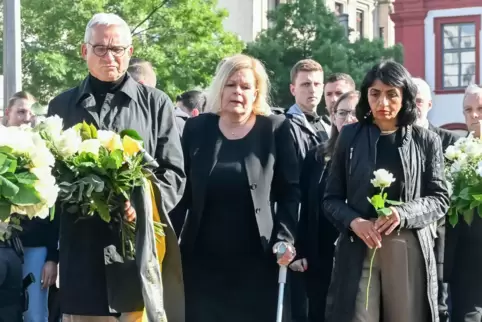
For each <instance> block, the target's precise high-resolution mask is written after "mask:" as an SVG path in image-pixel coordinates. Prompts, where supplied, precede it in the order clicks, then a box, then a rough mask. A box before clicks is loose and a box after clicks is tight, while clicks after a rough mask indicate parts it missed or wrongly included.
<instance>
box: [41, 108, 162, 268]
mask: <svg viewBox="0 0 482 322" xmlns="http://www.w3.org/2000/svg"><path fill="white" fill-rule="evenodd" d="M62 129H63V121H62V119H61V118H60V117H58V116H53V117H48V118H47V119H45V121H44V122H42V123H40V124H39V125H38V126H37V127H36V128H35V130H36V131H38V132H39V133H40V135H41V136H42V138H44V139H45V140H46V141H47V142H48V146H49V148H50V149H51V151H52V153H53V154H54V155H55V158H56V160H57V162H56V166H55V171H54V174H55V177H56V178H57V182H58V184H59V187H60V192H59V201H60V203H61V205H62V207H63V209H64V210H66V211H67V212H69V213H72V214H76V215H79V216H81V217H91V216H94V215H98V216H100V218H101V219H102V220H103V221H105V222H107V223H113V225H111V226H112V227H115V228H114V229H117V227H118V228H119V231H118V232H119V234H120V238H121V247H122V255H123V256H125V257H127V258H129V259H132V258H134V252H135V245H134V240H135V223H129V222H127V221H125V220H124V219H123V210H124V202H125V201H126V200H130V196H131V193H132V191H133V189H134V188H135V187H138V186H142V185H143V184H144V183H145V179H146V174H145V171H144V165H143V160H144V153H145V152H144V149H143V147H142V145H143V141H142V138H141V137H140V136H139V134H138V133H137V132H136V131H134V130H125V131H122V132H121V133H120V134H117V133H115V132H112V131H101V130H97V129H96V128H95V127H94V126H93V125H88V124H86V123H85V122H84V123H80V124H77V125H75V126H74V127H72V128H69V129H67V130H65V131H63V130H62ZM154 230H155V232H156V235H157V236H163V235H164V234H163V229H162V225H161V224H159V223H156V224H155V227H154Z"/></svg>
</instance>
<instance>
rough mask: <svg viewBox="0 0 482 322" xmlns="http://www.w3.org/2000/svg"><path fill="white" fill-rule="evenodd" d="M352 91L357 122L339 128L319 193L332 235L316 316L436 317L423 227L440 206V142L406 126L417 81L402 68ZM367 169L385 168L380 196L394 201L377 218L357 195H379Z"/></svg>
mask: <svg viewBox="0 0 482 322" xmlns="http://www.w3.org/2000/svg"><path fill="white" fill-rule="evenodd" d="M360 92H361V96H360V101H359V102H358V105H357V108H356V115H357V119H358V123H355V124H350V125H346V126H344V127H343V129H342V131H341V133H340V137H339V138H338V141H337V144H336V147H335V152H334V154H333V157H332V165H331V169H330V174H329V176H328V179H327V184H326V189H325V196H324V210H325V215H327V216H330V217H331V220H332V221H333V222H334V223H335V225H336V226H337V228H338V229H339V231H340V232H341V234H340V237H339V239H338V240H337V244H336V250H335V267H334V271H333V279H332V282H331V285H330V290H329V295H328V299H327V312H326V318H327V319H326V321H329V322H378V321H385V322H408V321H410V322H427V321H432V322H437V321H438V310H437V277H436V262H435V258H434V253H433V242H434V241H433V239H434V237H433V234H432V230H431V226H432V224H433V223H435V222H436V221H437V220H438V219H440V218H441V217H442V216H444V214H445V213H446V210H447V208H448V204H449V197H448V191H447V186H446V183H445V178H444V173H443V154H442V146H441V141H440V138H439V137H438V136H437V135H436V134H435V133H433V132H431V131H429V130H426V129H424V128H421V127H418V126H416V125H414V122H415V120H416V118H417V107H416V104H415V96H416V94H417V87H416V85H415V84H414V83H413V81H412V79H411V76H410V74H409V73H408V71H407V70H406V69H405V68H404V67H403V66H402V65H400V64H398V63H396V62H392V61H385V62H382V63H380V64H377V65H375V66H374V67H373V68H372V69H371V70H370V71H369V72H368V73H367V75H366V76H365V79H364V80H363V83H362V86H361V90H360ZM377 169H385V170H387V171H388V172H390V173H391V174H393V176H394V178H395V181H394V182H393V183H392V184H391V185H390V186H389V187H388V188H387V189H385V192H386V193H387V195H388V199H390V200H395V201H399V202H400V204H399V205H396V206H390V207H389V213H388V214H387V215H386V216H380V217H379V216H378V215H377V213H376V211H375V209H374V207H373V206H372V205H371V204H370V202H369V201H368V200H367V197H371V196H373V195H374V194H376V193H378V192H379V191H378V190H375V188H374V187H373V185H372V183H371V180H372V179H373V172H374V171H375V170H377ZM382 246H383V247H382ZM375 250H377V251H376V252H375V256H374V257H373V262H372V263H373V268H372V270H370V266H371V259H372V255H373V254H374V251H375ZM370 272H372V278H371V281H370V283H369V275H370ZM367 288H369V292H367ZM367 296H368V297H369V298H368V299H367Z"/></svg>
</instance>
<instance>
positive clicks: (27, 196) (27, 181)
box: [0, 126, 59, 240]
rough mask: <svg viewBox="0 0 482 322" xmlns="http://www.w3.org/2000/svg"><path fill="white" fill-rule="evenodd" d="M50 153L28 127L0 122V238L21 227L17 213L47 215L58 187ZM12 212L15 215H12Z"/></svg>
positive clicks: (2, 238) (33, 215)
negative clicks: (5, 125) (11, 125)
mask: <svg viewBox="0 0 482 322" xmlns="http://www.w3.org/2000/svg"><path fill="white" fill-rule="evenodd" d="M54 163H55V159H54V156H53V155H52V153H51V152H50V150H49V149H48V148H47V145H46V142H45V141H44V140H43V139H42V138H41V137H40V135H39V134H38V133H35V132H33V131H32V129H31V128H30V127H27V126H22V127H4V126H0V240H5V239H8V238H10V237H11V233H12V229H18V230H21V227H20V216H28V218H30V219H32V218H34V217H39V218H47V217H48V216H49V213H50V214H52V213H53V207H54V205H55V201H56V200H57V194H58V192H59V188H58V187H57V185H56V182H55V178H54V176H53V175H52V166H53V165H54ZM13 214H15V216H12V215H13Z"/></svg>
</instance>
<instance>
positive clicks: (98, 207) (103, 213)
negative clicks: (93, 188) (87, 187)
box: [92, 194, 111, 223]
mask: <svg viewBox="0 0 482 322" xmlns="http://www.w3.org/2000/svg"><path fill="white" fill-rule="evenodd" d="M92 200H93V201H94V206H95V211H96V212H97V213H98V214H99V216H100V218H101V219H102V220H103V221H105V222H107V223H108V222H110V220H111V216H110V211H109V206H108V205H107V203H106V202H105V201H104V199H103V196H102V195H99V194H93V195H92Z"/></svg>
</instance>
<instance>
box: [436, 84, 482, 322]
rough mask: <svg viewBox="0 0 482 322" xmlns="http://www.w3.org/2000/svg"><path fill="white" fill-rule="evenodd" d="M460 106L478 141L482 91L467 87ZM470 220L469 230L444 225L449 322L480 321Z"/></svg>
mask: <svg viewBox="0 0 482 322" xmlns="http://www.w3.org/2000/svg"><path fill="white" fill-rule="evenodd" d="M462 104H463V105H462V106H463V113H464V117H465V124H466V125H467V129H468V130H469V132H473V135H474V137H476V138H481V135H480V134H481V131H480V127H481V121H482V87H481V86H478V85H470V86H468V87H467V89H466V90H465V95H464V98H463V103H462ZM474 211H477V210H476V209H474ZM473 218H474V219H473V221H472V223H471V224H470V226H469V225H468V224H467V223H466V222H465V221H464V220H462V219H461V220H459V222H458V223H457V225H456V226H455V227H452V226H451V225H447V238H446V244H445V256H446V258H445V267H444V268H445V270H444V279H445V280H446V281H447V282H448V283H449V287H450V302H451V306H452V310H451V314H450V321H451V322H479V321H482V275H481V274H480V272H481V271H482V251H481V249H482V219H481V218H480V217H479V214H477V213H476V214H475V215H474V217H473Z"/></svg>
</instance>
